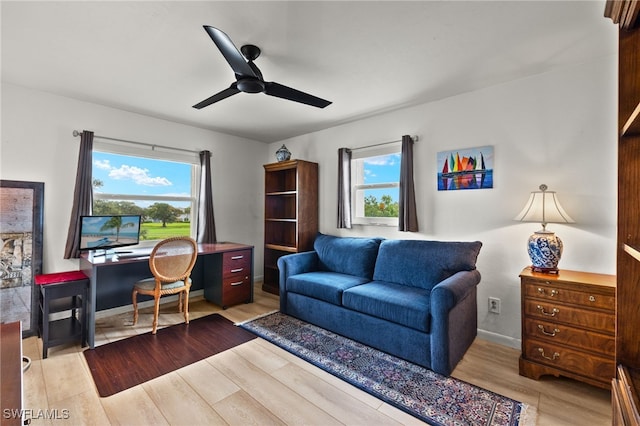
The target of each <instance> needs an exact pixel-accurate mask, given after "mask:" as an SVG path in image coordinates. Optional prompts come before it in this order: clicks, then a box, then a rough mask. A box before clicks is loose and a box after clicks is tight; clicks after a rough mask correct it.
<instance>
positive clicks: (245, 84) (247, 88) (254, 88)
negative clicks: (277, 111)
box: [237, 77, 264, 93]
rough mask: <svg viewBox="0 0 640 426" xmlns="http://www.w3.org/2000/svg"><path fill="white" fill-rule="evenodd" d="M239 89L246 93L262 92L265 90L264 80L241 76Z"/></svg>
mask: <svg viewBox="0 0 640 426" xmlns="http://www.w3.org/2000/svg"><path fill="white" fill-rule="evenodd" d="M237 86H238V89H239V90H240V91H241V92H245V93H260V92H264V82H263V81H260V80H258V79H257V78H247V77H245V78H241V79H240V80H238V84H237Z"/></svg>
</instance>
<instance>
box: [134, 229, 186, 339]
mask: <svg viewBox="0 0 640 426" xmlns="http://www.w3.org/2000/svg"><path fill="white" fill-rule="evenodd" d="M197 256H198V245H197V244H196V242H195V240H193V239H192V238H189V237H173V238H167V239H166V240H162V241H160V242H159V243H158V244H156V246H155V247H154V248H153V251H152V252H151V255H150V256H149V267H150V268H151V273H152V274H153V277H151V278H146V279H143V280H140V281H138V282H136V283H135V284H134V285H133V294H132V299H133V324H134V325H135V324H136V323H137V322H138V301H137V298H138V293H140V294H146V295H149V296H153V298H154V302H155V308H154V312H153V330H152V334H156V331H157V328H158V314H159V311H160V297H161V296H164V295H166V294H176V293H178V294H179V299H178V311H179V312H184V322H185V323H186V324H189V289H190V288H191V270H192V269H193V265H195V263H196V258H197ZM183 295H184V300H183ZM183 304H184V306H183Z"/></svg>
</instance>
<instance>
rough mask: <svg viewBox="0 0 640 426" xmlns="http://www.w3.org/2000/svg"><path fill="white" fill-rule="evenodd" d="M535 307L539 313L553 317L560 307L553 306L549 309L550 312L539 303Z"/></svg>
mask: <svg viewBox="0 0 640 426" xmlns="http://www.w3.org/2000/svg"><path fill="white" fill-rule="evenodd" d="M537 308H538V310H539V311H540V313H541V314H542V315H546V316H548V317H555V316H556V314H557V313H559V312H560V309H558V308H553V309H552V310H551V312H546V311H545V310H544V307H543V306H540V305H538V306H537Z"/></svg>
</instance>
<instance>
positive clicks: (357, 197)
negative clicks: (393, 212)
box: [351, 142, 402, 226]
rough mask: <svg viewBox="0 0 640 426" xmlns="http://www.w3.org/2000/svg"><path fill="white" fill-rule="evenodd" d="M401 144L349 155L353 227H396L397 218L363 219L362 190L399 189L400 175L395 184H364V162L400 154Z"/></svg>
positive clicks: (395, 143) (396, 143) (392, 144)
mask: <svg viewBox="0 0 640 426" xmlns="http://www.w3.org/2000/svg"><path fill="white" fill-rule="evenodd" d="M401 153H402V144H401V143H400V142H394V143H390V144H385V145H384V146H376V147H371V148H362V149H358V150H354V151H352V153H351V222H352V223H353V224H354V225H370V226H398V218H397V217H365V216H364V197H365V195H364V190H367V189H384V188H399V187H400V175H398V181H397V182H385V183H374V184H367V183H365V182H364V160H366V159H367V158H371V157H378V156H381V155H389V154H400V155H402V154H401Z"/></svg>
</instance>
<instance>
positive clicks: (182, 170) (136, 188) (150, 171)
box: [93, 151, 191, 207]
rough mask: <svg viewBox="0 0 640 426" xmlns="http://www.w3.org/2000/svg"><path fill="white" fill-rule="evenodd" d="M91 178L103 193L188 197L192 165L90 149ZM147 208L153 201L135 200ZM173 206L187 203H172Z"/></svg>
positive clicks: (186, 204)
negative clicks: (99, 185) (91, 159)
mask: <svg viewBox="0 0 640 426" xmlns="http://www.w3.org/2000/svg"><path fill="white" fill-rule="evenodd" d="M93 179H94V180H96V179H97V180H100V181H101V182H102V186H101V187H99V188H96V189H95V191H96V192H99V193H105V194H124V195H168V196H184V197H189V196H191V165H190V164H186V163H177V162H172V161H164V160H154V159H149V158H142V157H132V156H128V155H118V154H110V153H105V152H98V151H94V152H93ZM136 204H137V205H139V206H140V207H148V206H149V205H150V204H153V202H143V201H138V202H136ZM170 204H172V205H174V206H176V207H186V206H188V205H189V203H186V202H184V203H178V202H171V203H170Z"/></svg>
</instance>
